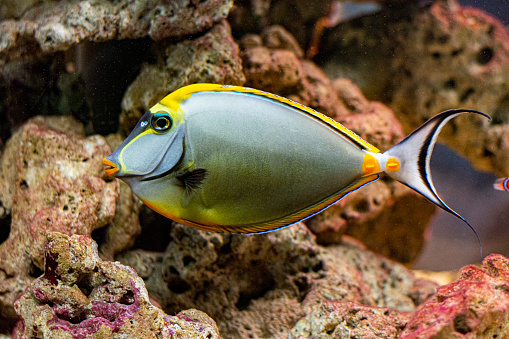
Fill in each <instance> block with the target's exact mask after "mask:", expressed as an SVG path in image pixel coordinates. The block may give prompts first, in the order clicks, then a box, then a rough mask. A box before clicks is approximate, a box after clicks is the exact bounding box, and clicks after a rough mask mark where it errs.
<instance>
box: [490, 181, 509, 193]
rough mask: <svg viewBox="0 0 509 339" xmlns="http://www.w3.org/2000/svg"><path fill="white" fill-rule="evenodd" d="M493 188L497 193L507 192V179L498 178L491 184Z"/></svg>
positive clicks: (508, 184)
mask: <svg viewBox="0 0 509 339" xmlns="http://www.w3.org/2000/svg"><path fill="white" fill-rule="evenodd" d="M493 188H494V189H496V190H497V191H509V178H498V179H497V180H495V182H494V183H493Z"/></svg>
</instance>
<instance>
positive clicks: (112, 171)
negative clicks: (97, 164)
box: [103, 158, 119, 176]
mask: <svg viewBox="0 0 509 339" xmlns="http://www.w3.org/2000/svg"><path fill="white" fill-rule="evenodd" d="M103 165H104V166H108V167H106V168H105V169H104V172H105V173H106V175H108V176H113V175H115V173H117V172H118V171H119V169H118V167H117V165H115V164H114V163H113V162H111V161H110V160H108V158H104V159H103Z"/></svg>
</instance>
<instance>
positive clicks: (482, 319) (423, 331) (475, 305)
mask: <svg viewBox="0 0 509 339" xmlns="http://www.w3.org/2000/svg"><path fill="white" fill-rule="evenodd" d="M508 282H509V259H507V258H505V257H504V256H502V255H500V254H492V255H490V256H488V257H486V258H485V259H484V261H483V264H482V266H481V267H477V266H466V267H464V268H462V269H461V271H460V273H459V280H458V281H455V282H453V283H450V284H448V285H445V286H441V287H439V288H438V290H437V292H436V294H435V296H434V297H433V298H431V299H430V300H428V301H427V302H425V303H423V304H422V305H420V306H419V307H418V308H417V310H416V312H415V313H414V314H413V316H412V318H411V319H410V321H409V322H408V324H407V326H406V328H405V330H404V331H403V332H402V333H401V336H400V338H432V337H433V338H507V337H508V336H509V326H508V323H509V322H508V320H509V292H508V287H507V286H508Z"/></svg>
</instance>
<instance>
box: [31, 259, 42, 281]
mask: <svg viewBox="0 0 509 339" xmlns="http://www.w3.org/2000/svg"><path fill="white" fill-rule="evenodd" d="M43 273H44V271H43V270H41V269H40V268H39V267H37V266H36V265H35V264H34V263H33V262H31V263H30V271H29V274H30V276H31V277H32V278H39V277H40V276H41V275H43Z"/></svg>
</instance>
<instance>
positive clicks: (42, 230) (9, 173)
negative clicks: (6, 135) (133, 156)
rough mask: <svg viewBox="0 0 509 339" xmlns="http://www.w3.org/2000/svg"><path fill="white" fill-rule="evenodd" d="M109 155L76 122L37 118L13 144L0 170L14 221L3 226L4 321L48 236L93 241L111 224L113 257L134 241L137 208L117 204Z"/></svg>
mask: <svg viewBox="0 0 509 339" xmlns="http://www.w3.org/2000/svg"><path fill="white" fill-rule="evenodd" d="M110 152H111V149H110V147H109V146H108V144H107V143H106V140H105V139H104V138H103V137H101V136H97V135H96V136H91V137H88V138H85V137H84V136H83V126H82V125H81V124H79V123H78V122H77V121H76V120H74V119H73V118H71V117H46V118H43V117H36V118H33V119H31V120H30V121H28V122H27V123H26V124H25V125H23V127H22V128H21V129H20V130H19V131H18V132H17V133H16V134H15V135H14V136H13V137H12V138H11V139H10V140H9V141H8V143H7V145H6V148H5V151H4V154H3V155H2V158H1V168H0V188H1V190H0V201H1V205H2V206H3V207H2V209H3V211H4V212H3V213H4V214H6V215H4V218H9V219H10V223H7V222H6V223H1V225H2V227H6V228H9V227H10V232H8V231H7V232H3V231H2V234H8V238H7V239H4V240H5V241H3V242H2V243H1V244H0V257H1V258H2V260H1V262H0V288H1V290H2V294H1V296H0V305H1V307H0V312H1V314H2V315H4V316H5V319H6V321H8V320H9V319H10V320H12V319H13V318H15V315H14V312H13V308H12V304H13V302H14V300H15V299H16V298H17V297H18V295H19V293H20V292H21V291H22V290H23V289H24V288H25V287H26V286H27V285H28V284H29V283H30V281H31V280H33V278H35V277H37V276H39V275H40V274H41V272H42V269H43V249H44V248H43V246H44V243H45V239H46V235H47V233H48V232H52V231H58V232H61V233H64V234H68V235H72V234H86V235H89V236H90V235H92V233H93V232H94V231H95V230H97V229H100V228H102V227H105V226H107V225H109V226H111V229H110V230H108V229H109V227H107V228H105V230H106V231H105V233H106V234H110V233H114V234H116V236H114V237H106V239H104V240H103V239H101V240H103V242H102V246H101V247H104V248H105V253H106V256H107V257H109V258H112V257H113V255H114V253H116V252H118V251H120V250H123V249H125V248H126V247H128V246H130V244H131V243H132V241H133V239H134V237H135V236H136V234H137V233H138V231H139V228H140V226H139V221H138V220H137V217H136V218H135V217H133V215H132V212H131V210H132V209H133V208H136V207H135V204H134V202H133V200H132V199H129V198H127V199H125V198H124V199H123V200H119V201H118V204H117V198H118V195H119V192H118V190H119V187H118V183H117V181H112V180H109V179H108V178H106V176H105V174H104V171H103V166H102V164H101V160H102V158H103V157H104V156H105V155H107V154H109V153H110ZM126 194H128V195H130V194H131V193H130V192H128V191H127V193H124V195H123V196H125V195H126ZM115 211H117V214H115ZM7 220H8V219H7ZM124 228H125V230H124Z"/></svg>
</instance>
